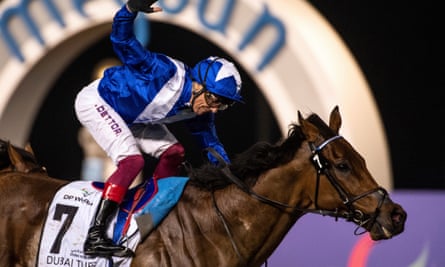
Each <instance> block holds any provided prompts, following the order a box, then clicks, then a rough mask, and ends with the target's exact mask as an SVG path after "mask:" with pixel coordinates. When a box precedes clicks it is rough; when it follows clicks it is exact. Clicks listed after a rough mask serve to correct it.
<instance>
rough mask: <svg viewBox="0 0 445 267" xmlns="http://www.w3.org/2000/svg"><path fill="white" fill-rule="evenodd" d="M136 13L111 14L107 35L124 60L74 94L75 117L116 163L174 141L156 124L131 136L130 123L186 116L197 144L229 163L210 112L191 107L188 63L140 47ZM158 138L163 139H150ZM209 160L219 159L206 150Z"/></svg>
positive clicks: (154, 151)
mask: <svg viewBox="0 0 445 267" xmlns="http://www.w3.org/2000/svg"><path fill="white" fill-rule="evenodd" d="M135 17H136V13H131V12H129V11H128V10H127V9H126V7H125V5H124V6H122V8H121V9H120V10H119V11H118V12H117V13H116V15H115V17H114V20H113V26H112V32H111V36H110V39H111V42H112V45H113V49H114V51H115V53H116V55H117V56H118V57H119V59H120V60H121V61H122V63H123V64H122V65H121V66H115V67H111V68H108V69H107V70H106V71H105V72H104V76H103V77H102V78H101V79H100V80H97V81H94V82H93V83H91V84H89V85H88V86H86V87H85V88H84V89H83V90H82V91H81V92H80V93H79V94H78V96H77V98H76V115H77V117H78V119H79V121H80V122H81V123H82V124H83V125H84V126H85V127H87V128H88V129H89V131H90V132H91V133H92V135H93V137H94V139H95V140H96V141H97V143H98V144H99V145H100V146H101V147H102V148H103V149H104V150H105V151H106V152H107V154H108V156H110V157H111V159H112V160H113V161H114V162H115V163H118V162H119V161H120V160H122V159H124V158H125V157H127V156H131V155H135V154H139V153H140V152H139V149H142V150H143V151H144V152H145V153H147V154H148V155H151V156H153V157H156V158H158V157H159V156H160V155H161V154H162V153H163V152H164V151H165V150H166V149H168V147H170V146H171V145H173V144H175V143H177V142H178V141H177V140H176V138H175V137H174V136H173V134H171V133H170V132H169V131H168V130H167V128H159V127H156V129H157V130H158V132H151V133H149V131H151V130H152V129H149V128H147V130H146V131H145V132H144V134H143V135H139V136H134V133H132V130H131V129H132V128H134V127H132V126H133V125H135V124H145V125H149V124H168V123H173V122H177V121H181V120H187V125H189V126H190V132H191V133H192V135H193V136H194V137H195V138H196V139H197V141H198V144H199V145H200V146H201V148H203V149H204V148H208V147H212V148H214V149H215V150H217V151H218V152H219V153H220V154H221V156H222V157H223V158H224V159H225V160H226V161H227V162H229V161H230V160H229V157H228V156H227V153H226V152H225V149H224V147H223V145H222V144H221V142H220V140H219V138H218V136H217V133H216V128H215V123H214V120H215V116H214V114H213V113H207V114H204V115H201V116H197V115H196V114H195V113H194V112H193V111H192V110H191V107H190V103H189V102H190V99H191V97H192V75H191V69H190V67H188V66H187V65H185V64H184V63H183V62H181V61H179V60H176V59H173V58H170V57H168V56H166V55H163V54H160V53H154V52H152V51H149V50H147V49H146V48H144V47H143V46H142V45H141V44H140V43H139V42H138V40H137V39H136V37H135V35H134V33H133V23H134V19H135ZM221 73H222V74H223V73H224V72H221ZM227 81H228V80H227V79H225V82H224V84H225V85H228V84H231V83H227ZM221 85H222V84H221ZM161 130H162V132H161ZM139 132H140V131H139ZM158 136H165V138H164V139H162V140H160V139H157V138H154V137H158ZM135 139H136V140H135ZM208 158H209V160H210V161H211V162H212V163H214V164H217V163H218V161H217V160H216V159H215V158H214V157H213V156H212V155H210V154H208Z"/></svg>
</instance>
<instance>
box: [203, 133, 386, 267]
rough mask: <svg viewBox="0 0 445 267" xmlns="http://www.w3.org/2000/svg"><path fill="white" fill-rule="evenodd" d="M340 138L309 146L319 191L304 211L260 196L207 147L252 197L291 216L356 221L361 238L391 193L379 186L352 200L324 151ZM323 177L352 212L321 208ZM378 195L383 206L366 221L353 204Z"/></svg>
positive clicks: (222, 217) (228, 173)
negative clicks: (321, 181) (333, 171)
mask: <svg viewBox="0 0 445 267" xmlns="http://www.w3.org/2000/svg"><path fill="white" fill-rule="evenodd" d="M340 138H343V137H342V136H340V135H336V136H333V137H331V138H329V139H327V140H325V141H324V142H323V143H321V144H320V145H319V146H315V144H313V143H312V142H311V143H309V146H310V149H311V152H312V155H311V158H310V160H311V162H312V163H313V165H314V167H315V169H316V171H317V180H316V188H315V193H314V194H315V209H304V208H300V207H297V206H291V205H288V204H286V203H282V202H280V201H276V200H272V199H269V198H267V197H265V196H262V195H259V194H257V193H256V192H254V191H253V190H252V189H251V188H250V187H249V186H248V185H247V184H246V183H245V182H244V181H242V180H241V179H239V178H238V177H236V176H235V175H234V174H233V173H232V172H231V171H230V168H229V165H228V164H227V162H226V161H225V160H224V159H223V158H222V157H221V156H220V155H219V153H218V152H216V150H214V149H213V148H207V149H206V150H207V151H209V152H210V153H211V154H212V155H213V156H214V157H215V158H216V159H217V160H218V161H219V166H220V168H221V171H222V172H223V174H224V175H225V176H226V177H227V178H229V179H230V181H231V182H233V183H234V184H235V185H236V186H238V187H239V188H240V189H241V190H242V191H244V192H245V193H247V194H249V195H250V196H251V197H253V198H255V199H257V200H259V201H261V202H263V203H265V204H267V205H270V206H273V207H275V208H277V209H279V210H281V211H283V212H287V213H296V212H303V213H314V214H319V215H322V216H330V217H334V218H335V220H336V221H337V220H338V218H344V219H346V220H347V221H354V222H355V223H357V224H358V227H357V228H356V230H355V231H354V234H355V235H360V234H363V233H365V232H366V230H364V231H362V232H359V229H360V227H362V226H364V225H365V224H366V223H368V222H369V223H371V224H374V223H375V222H376V219H377V216H378V214H379V212H380V208H381V206H382V205H383V202H384V201H385V199H386V198H387V196H388V192H387V191H386V190H385V189H384V188H382V187H377V188H375V189H372V190H369V191H367V192H364V193H362V194H360V195H358V196H355V197H352V198H351V197H350V196H349V195H348V193H347V192H346V190H344V188H343V187H342V186H341V185H340V183H338V181H337V180H336V179H335V177H334V175H332V174H331V172H330V171H329V167H330V163H329V161H328V160H327V159H326V158H325V157H324V156H323V155H322V154H321V151H322V150H323V148H325V147H326V146H327V145H328V144H329V143H331V142H333V141H335V140H337V139H340ZM322 174H324V175H325V176H326V177H327V179H328V181H329V182H330V184H331V185H332V186H333V187H334V188H335V190H336V191H337V193H338V194H339V196H340V198H341V200H342V202H343V204H344V205H345V206H346V208H347V209H348V211H347V212H343V213H340V212H339V211H338V209H335V210H324V209H320V208H319V207H318V193H319V184H320V177H321V175H322ZM374 193H378V194H379V195H380V199H379V203H378V205H377V207H376V210H375V212H374V214H373V215H372V216H371V217H370V218H366V215H365V214H364V213H363V212H362V211H361V210H358V209H355V208H354V206H353V203H354V202H356V201H358V200H359V199H362V198H364V197H366V196H368V195H370V194H374ZM212 197H213V205H214V207H215V209H216V212H217V214H218V216H219V217H220V219H221V221H222V223H223V225H224V227H225V229H226V232H227V233H228V235H229V237H230V240H231V242H232V246H233V248H234V250H235V252H236V253H237V255H238V257H239V258H240V259H241V260H242V261H243V262H244V260H243V258H242V256H241V254H240V252H239V250H238V248H237V246H236V244H235V242H234V240H233V238H232V233H231V232H230V229H229V227H228V225H227V223H226V221H225V218H224V216H223V215H222V213H221V211H220V210H219V208H218V206H217V205H216V201H215V198H214V195H213V194H212ZM289 209H291V211H289ZM266 266H267V264H266Z"/></svg>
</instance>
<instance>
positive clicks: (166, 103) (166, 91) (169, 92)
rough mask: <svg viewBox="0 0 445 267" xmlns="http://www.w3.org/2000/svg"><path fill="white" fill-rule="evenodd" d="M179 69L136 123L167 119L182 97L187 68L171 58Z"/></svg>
mask: <svg viewBox="0 0 445 267" xmlns="http://www.w3.org/2000/svg"><path fill="white" fill-rule="evenodd" d="M169 59H170V60H171V61H172V62H173V63H174V64H175V65H176V68H177V72H176V73H175V75H174V76H173V77H171V79H170V80H169V81H168V82H167V83H165V85H164V86H163V87H162V88H161V90H160V91H159V93H158V94H157V95H156V96H155V98H154V99H153V101H151V103H150V104H148V105H147V107H145V109H144V111H142V113H141V114H139V116H138V117H137V118H136V119H135V121H134V122H135V123H147V122H156V121H157V120H160V119H163V118H165V116H167V114H168V113H169V112H170V110H171V109H172V108H173V105H174V104H175V103H176V101H178V99H179V97H180V96H181V93H182V89H183V87H184V83H185V67H184V64H183V63H182V62H179V61H176V60H173V59H171V58H169Z"/></svg>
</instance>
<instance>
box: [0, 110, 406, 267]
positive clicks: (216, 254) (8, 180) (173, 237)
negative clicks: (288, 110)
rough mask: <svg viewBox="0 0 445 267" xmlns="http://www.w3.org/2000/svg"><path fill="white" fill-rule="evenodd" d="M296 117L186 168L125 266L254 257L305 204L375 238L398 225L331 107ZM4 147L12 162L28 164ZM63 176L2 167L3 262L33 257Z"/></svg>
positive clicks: (402, 216)
mask: <svg viewBox="0 0 445 267" xmlns="http://www.w3.org/2000/svg"><path fill="white" fill-rule="evenodd" d="M298 119H299V125H297V124H292V125H291V128H290V131H289V135H288V137H287V138H286V139H285V140H283V141H281V142H279V143H277V144H274V145H272V144H268V143H258V144H256V145H254V146H253V147H252V148H250V149H249V150H248V151H245V152H244V153H241V154H240V155H238V156H237V157H236V158H235V159H234V160H233V162H232V164H231V165H230V166H225V167H224V168H221V167H212V166H207V165H206V166H203V167H201V168H198V169H193V170H192V171H191V173H190V181H189V183H188V185H187V186H186V188H185V190H184V192H183V195H182V197H181V199H180V200H179V202H178V203H177V205H176V206H175V207H174V208H173V209H172V211H170V213H169V214H168V215H167V217H166V218H165V219H164V220H163V221H162V222H161V224H160V225H159V226H158V227H157V228H156V229H154V230H153V232H152V233H151V234H150V235H148V236H147V237H146V238H144V239H143V240H141V243H140V244H139V245H138V247H137V249H136V255H135V257H134V259H133V261H132V265H131V266H133V267H141V266H261V265H262V264H263V263H264V262H266V260H267V258H268V257H269V256H270V255H271V254H272V253H273V251H274V250H275V249H276V248H277V246H278V245H279V244H280V242H281V241H282V240H283V238H284V237H285V236H286V234H287V233H288V231H289V230H290V228H291V227H292V225H293V224H294V223H295V222H296V221H297V220H298V219H299V218H301V217H302V216H303V215H305V214H307V213H317V214H321V215H327V216H332V217H334V218H335V219H337V218H343V219H346V220H347V221H351V222H353V223H355V224H357V229H363V231H368V232H369V233H370V236H371V237H372V239H374V240H382V239H389V238H391V237H393V236H395V235H397V234H400V233H402V232H403V230H404V225H405V220H406V212H405V211H404V210H403V208H402V207H401V206H400V205H399V204H396V203H394V202H392V200H391V199H390V197H389V196H388V193H387V192H386V190H385V189H383V188H381V187H380V186H379V185H378V184H377V183H376V181H375V180H374V178H373V177H372V175H371V174H370V173H369V171H368V170H367V168H366V164H365V160H364V159H363V158H362V157H361V156H360V154H359V153H357V151H355V150H354V148H353V147H352V146H351V145H350V144H349V143H348V142H347V141H346V140H345V139H344V138H342V137H341V136H340V135H339V129H340V125H341V117H340V113H339V111H338V108H337V107H336V108H334V109H333V111H332V112H331V116H330V121H329V126H328V125H326V124H325V123H324V122H323V121H322V120H321V119H320V118H319V117H318V116H317V115H316V114H312V115H310V116H309V117H307V118H303V117H302V115H301V114H300V113H298ZM9 154H10V155H13V158H15V159H14V161H12V165H15V164H17V163H19V164H25V165H26V162H25V163H23V162H21V156H20V155H17V153H16V151H15V149H13V148H12V149H9ZM65 183H66V181H62V180H59V179H54V178H50V177H48V176H47V175H46V174H45V173H44V172H41V171H38V170H37V171H30V172H28V173H25V172H23V171H19V170H14V168H11V169H7V170H4V171H1V174H0V240H1V241H2V242H1V245H0V266H4V267H8V266H15V267H17V266H35V264H36V263H35V262H36V254H37V249H38V248H37V247H38V243H39V238H40V234H41V229H42V225H43V221H44V218H45V216H46V213H47V207H48V205H49V202H50V201H51V199H52V197H53V196H54V194H55V193H56V191H57V189H58V188H59V187H60V186H61V185H63V184H65ZM356 234H358V233H356Z"/></svg>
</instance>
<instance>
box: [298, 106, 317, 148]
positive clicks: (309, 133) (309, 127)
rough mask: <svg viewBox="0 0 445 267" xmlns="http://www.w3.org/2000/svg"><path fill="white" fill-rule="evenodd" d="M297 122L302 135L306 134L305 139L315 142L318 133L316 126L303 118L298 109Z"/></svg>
mask: <svg viewBox="0 0 445 267" xmlns="http://www.w3.org/2000/svg"><path fill="white" fill-rule="evenodd" d="M298 122H299V123H300V126H301V130H302V131H303V134H304V136H306V139H307V140H308V141H309V142H315V141H316V140H317V138H318V137H319V135H320V134H319V131H318V128H317V127H316V126H315V125H313V124H312V123H310V122H309V121H307V120H306V119H304V118H303V115H301V112H300V111H298Z"/></svg>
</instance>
